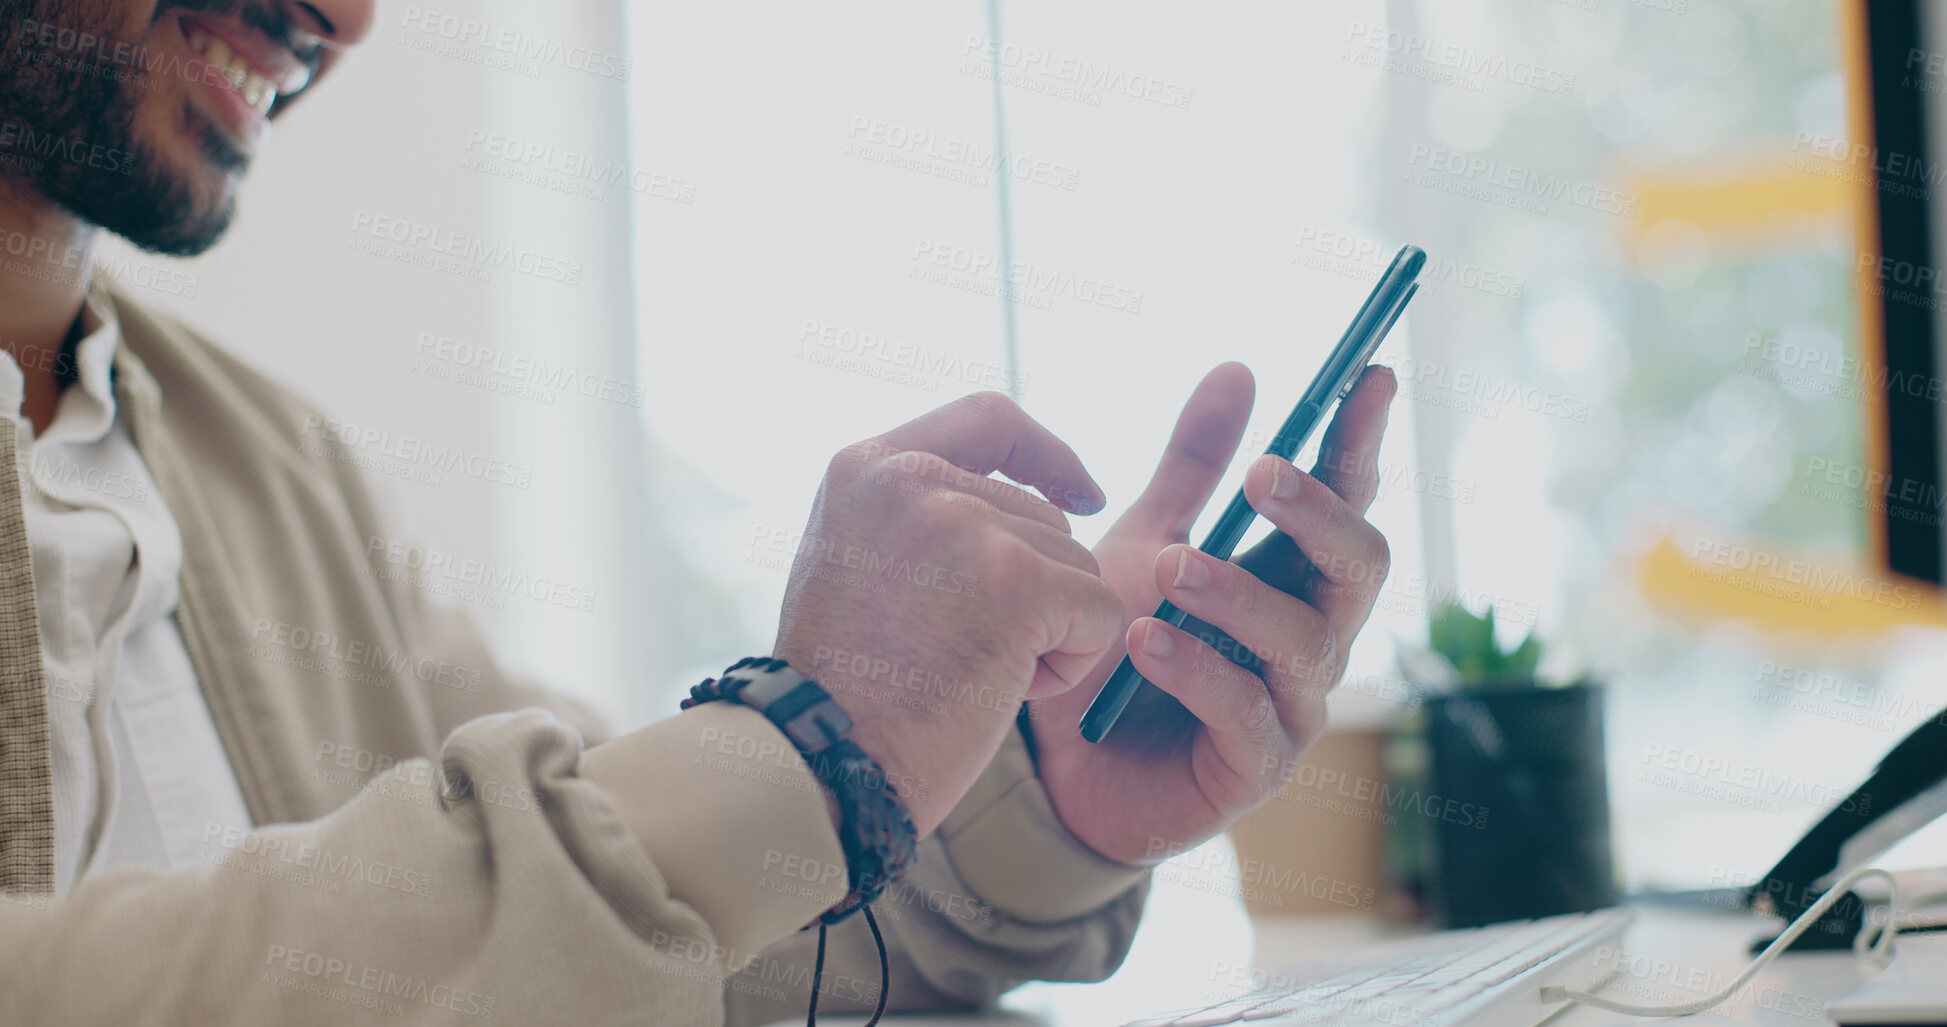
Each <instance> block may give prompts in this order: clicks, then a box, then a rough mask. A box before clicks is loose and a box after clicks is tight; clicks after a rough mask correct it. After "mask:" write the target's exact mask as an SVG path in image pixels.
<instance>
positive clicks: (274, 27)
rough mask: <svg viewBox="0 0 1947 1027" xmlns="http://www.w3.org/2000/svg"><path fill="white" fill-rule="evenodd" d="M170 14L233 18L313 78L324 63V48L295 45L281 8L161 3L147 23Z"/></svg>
mask: <svg viewBox="0 0 1947 1027" xmlns="http://www.w3.org/2000/svg"><path fill="white" fill-rule="evenodd" d="M174 12H184V13H189V14H209V15H216V16H228V17H233V18H236V19H237V20H238V21H241V22H243V24H244V25H245V27H247V28H252V29H255V30H257V31H258V32H261V33H263V34H264V36H265V37H266V38H268V39H269V40H270V41H271V42H273V43H276V44H277V45H278V46H281V47H283V48H284V49H286V50H289V51H290V52H291V53H292V54H293V55H294V56H296V57H297V59H298V60H299V61H300V62H301V63H303V64H304V65H305V67H306V68H308V69H309V70H310V72H311V74H312V76H314V77H315V76H316V75H317V73H318V66H319V65H320V64H321V63H323V61H324V44H323V43H322V42H312V43H309V44H308V45H307V44H301V43H299V42H298V41H297V36H298V32H297V22H296V21H294V20H293V19H292V18H291V15H290V12H289V11H287V10H285V9H284V8H283V7H281V6H276V7H273V6H267V5H265V4H258V3H251V2H250V0H163V2H162V3H159V4H157V5H156V9H155V15H154V17H153V18H152V19H151V20H150V22H149V23H150V24H151V25H153V24H155V22H157V21H160V20H162V17H163V16H164V15H166V14H170V13H174ZM307 35H308V33H307ZM278 102H279V103H282V102H283V98H282V97H279V98H278Z"/></svg>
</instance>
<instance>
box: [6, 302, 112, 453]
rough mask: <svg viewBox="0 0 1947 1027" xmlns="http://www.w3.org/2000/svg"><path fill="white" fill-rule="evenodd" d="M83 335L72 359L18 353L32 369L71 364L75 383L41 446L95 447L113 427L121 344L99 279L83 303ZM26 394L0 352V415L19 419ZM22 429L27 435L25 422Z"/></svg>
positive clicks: (22, 380) (10, 359)
mask: <svg viewBox="0 0 1947 1027" xmlns="http://www.w3.org/2000/svg"><path fill="white" fill-rule="evenodd" d="M81 331H82V333H83V334H82V337H81V341H80V342H79V343H77V344H75V348H74V354H73V355H72V357H70V356H69V355H68V354H66V353H63V352H59V351H54V352H50V351H46V350H40V349H29V350H27V351H26V352H24V353H22V354H21V356H22V357H24V358H25V359H26V360H27V362H28V363H30V364H34V365H36V366H45V367H60V366H62V364H63V363H64V362H66V361H68V360H72V361H73V362H74V364H73V366H74V369H75V381H74V384H73V385H71V386H69V387H68V388H66V389H64V390H62V392H61V401H60V403H59V404H58V405H56V407H55V408H54V422H53V423H52V424H50V425H48V426H47V431H45V432H43V433H42V434H41V436H40V438H41V440H43V441H46V440H49V439H58V440H64V441H70V442H93V441H95V440H96V439H99V438H101V437H102V436H104V435H107V434H108V429H109V428H110V427H112V426H113V425H114V423H115V388H114V383H113V379H112V377H111V376H110V373H109V372H110V369H111V367H112V366H113V364H114V361H115V350H116V348H117V347H118V346H120V344H121V341H122V326H121V322H120V321H119V320H117V318H116V316H115V304H114V302H113V301H112V300H110V299H109V296H108V290H107V289H106V288H105V287H103V286H102V284H101V282H100V279H99V278H98V279H96V283H95V284H94V285H93V286H91V287H90V288H89V289H88V295H87V298H86V299H85V300H84V301H83V302H82V304H81ZM26 393H27V388H26V376H25V375H23V374H22V373H21V369H20V362H19V361H18V360H17V359H16V358H15V356H14V354H12V353H10V352H8V351H6V350H4V349H0V414H4V415H6V416H8V417H12V418H14V419H15V420H20V419H21V415H20V408H21V404H22V403H23V402H24V401H25V399H26ZM21 427H22V429H23V430H31V429H29V427H28V425H27V424H26V423H25V422H24V421H23V422H22V424H21Z"/></svg>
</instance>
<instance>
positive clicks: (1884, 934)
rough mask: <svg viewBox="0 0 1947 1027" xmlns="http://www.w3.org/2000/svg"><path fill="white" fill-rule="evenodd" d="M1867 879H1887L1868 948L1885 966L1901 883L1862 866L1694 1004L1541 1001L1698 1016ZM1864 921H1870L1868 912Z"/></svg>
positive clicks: (1574, 997)
mask: <svg viewBox="0 0 1947 1027" xmlns="http://www.w3.org/2000/svg"><path fill="white" fill-rule="evenodd" d="M1867 877H1880V878H1884V879H1885V880H1886V887H1887V888H1888V889H1889V891H1890V894H1889V895H1888V897H1887V900H1886V906H1885V907H1884V908H1885V910H1886V922H1885V923H1884V924H1881V925H1879V927H1880V930H1879V934H1878V937H1877V938H1876V939H1875V940H1874V941H1873V943H1872V945H1871V946H1870V950H1871V952H1872V958H1873V959H1874V960H1876V961H1878V962H1881V963H1884V962H1885V961H1886V960H1888V959H1890V958H1891V956H1892V952H1893V935H1894V934H1896V933H1898V932H1897V931H1895V930H1893V929H1892V925H1893V924H1894V923H1895V922H1896V921H1897V920H1898V919H1899V918H1900V917H1901V916H1902V915H1904V913H1905V912H1906V909H1905V905H1904V903H1903V901H1902V899H1901V897H1900V882H1898V881H1896V880H1894V879H1893V875H1892V874H1890V873H1887V872H1886V871H1884V870H1881V869H1879V868H1878V867H1863V868H1861V869H1858V870H1854V871H1853V872H1852V873H1850V874H1847V875H1846V876H1844V877H1841V878H1840V879H1839V880H1838V882H1837V883H1835V884H1834V885H1833V886H1832V887H1830V888H1828V889H1826V892H1825V894H1824V895H1821V896H1819V900H1818V901H1817V902H1814V903H1812V908H1810V909H1808V910H1806V911H1805V912H1804V913H1802V914H1800V915H1799V918H1798V919H1796V920H1794V921H1792V924H1791V926H1790V927H1787V928H1785V933H1783V934H1780V935H1779V936H1778V937H1777V939H1776V940H1775V941H1773V942H1772V943H1771V944H1770V945H1767V946H1765V950H1764V951H1763V952H1760V953H1758V958H1756V959H1754V960H1752V961H1751V965H1750V966H1747V967H1745V968H1744V972H1743V973H1741V974H1738V975H1737V977H1736V978H1735V979H1733V980H1732V981H1731V983H1729V984H1726V985H1725V986H1724V987H1723V988H1722V989H1721V990H1719V991H1718V992H1717V994H1715V995H1711V996H1710V997H1708V998H1701V999H1698V1000H1696V1001H1695V1002H1685V1003H1683V1004H1681V1005H1675V1006H1635V1005H1630V1004H1629V1003H1627V1002H1617V1001H1615V1000H1613V999H1606V998H1603V997H1602V996H1600V995H1594V994H1590V993H1589V992H1586V991H1578V990H1576V989H1574V988H1563V987H1560V986H1554V985H1551V986H1549V987H1546V988H1543V989H1541V1000H1542V1001H1543V1002H1562V1001H1569V1002H1579V1003H1581V1004H1582V1005H1585V1006H1594V1007H1595V1008H1597V1009H1607V1010H1609V1011H1610V1012H1612V1013H1626V1014H1628V1015H1630V1016H1689V1015H1690V1014H1692V1013H1701V1012H1703V1011H1704V1010H1706V1009H1709V1008H1711V1007H1712V1006H1716V1005H1718V1004H1720V1003H1722V1002H1724V1001H1725V1000H1726V999H1729V998H1730V997H1731V996H1732V995H1735V994H1737V990H1738V989H1739V988H1742V987H1744V985H1745V984H1747V983H1748V982H1749V981H1750V980H1751V978H1753V977H1755V976H1757V974H1758V971H1759V970H1762V969H1764V967H1765V964H1767V963H1769V962H1771V960H1772V959H1773V958H1774V957H1776V956H1777V955H1778V953H1780V952H1783V951H1785V949H1786V948H1788V947H1790V945H1791V943H1792V942H1794V941H1797V940H1798V936H1799V935H1801V934H1804V933H1805V931H1806V929H1808V928H1810V927H1811V926H1812V924H1813V922H1814V921H1816V920H1818V918H1819V917H1820V916H1822V915H1824V913H1825V911H1826V910H1828V909H1831V908H1832V905H1833V903H1836V902H1838V901H1839V900H1840V899H1841V898H1844V897H1845V896H1846V894H1847V893H1848V891H1850V889H1851V888H1852V886H1853V885H1854V884H1855V883H1857V882H1859V881H1860V880H1861V879H1863V878H1867ZM1866 919H1867V920H1871V915H1870V913H1869V914H1868V916H1867V917H1866ZM1872 926H1873V925H1871V924H1867V925H1864V926H1862V927H1861V928H1860V931H1859V934H1858V935H1856V936H1855V937H1854V938H1853V940H1852V947H1853V951H1854V952H1857V953H1858V954H1859V955H1861V956H1865V955H1866V954H1867V951H1868V948H1869V946H1867V945H1866V938H1867V936H1868V934H1870V933H1871V930H1872Z"/></svg>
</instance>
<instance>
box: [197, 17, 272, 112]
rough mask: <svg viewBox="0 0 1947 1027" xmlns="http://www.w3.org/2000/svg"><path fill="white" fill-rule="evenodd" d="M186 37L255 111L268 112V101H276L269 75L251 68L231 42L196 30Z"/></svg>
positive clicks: (269, 106) (270, 103)
mask: <svg viewBox="0 0 1947 1027" xmlns="http://www.w3.org/2000/svg"><path fill="white" fill-rule="evenodd" d="M187 38H188V39H189V45H190V46H191V47H192V48H194V49H195V50H196V51H197V52H198V53H200V54H202V55H203V59H204V60H205V61H207V62H209V66H210V67H211V68H213V69H215V70H216V73H217V74H218V75H221V76H223V78H224V79H226V80H228V81H229V83H230V85H231V87H233V88H234V89H236V91H237V93H238V94H239V95H241V96H242V97H243V99H244V102H245V103H248V104H249V105H250V106H251V109H253V110H255V111H256V112H257V113H258V114H269V113H270V108H271V105H272V104H274V103H276V102H277V86H275V85H274V84H272V82H271V80H270V79H268V78H265V77H264V76H263V75H261V74H259V73H258V72H257V70H256V69H255V68H252V67H251V66H250V62H249V61H248V60H246V59H244V56H243V55H242V54H240V53H236V52H234V51H232V50H231V49H230V44H228V43H226V42H224V41H223V40H221V39H218V38H217V37H215V36H212V35H208V34H206V33H204V32H202V31H200V30H196V31H192V32H190V34H189V36H188V37H187Z"/></svg>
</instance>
